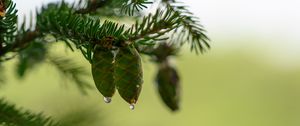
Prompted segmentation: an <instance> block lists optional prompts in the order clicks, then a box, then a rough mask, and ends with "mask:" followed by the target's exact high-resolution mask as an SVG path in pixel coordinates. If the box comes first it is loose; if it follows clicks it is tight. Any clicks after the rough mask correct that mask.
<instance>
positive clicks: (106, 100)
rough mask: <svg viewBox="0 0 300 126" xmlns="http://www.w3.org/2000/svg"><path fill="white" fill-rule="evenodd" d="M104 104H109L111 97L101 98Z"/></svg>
mask: <svg viewBox="0 0 300 126" xmlns="http://www.w3.org/2000/svg"><path fill="white" fill-rule="evenodd" d="M103 100H104V102H105V103H110V102H111V97H104V98H103Z"/></svg>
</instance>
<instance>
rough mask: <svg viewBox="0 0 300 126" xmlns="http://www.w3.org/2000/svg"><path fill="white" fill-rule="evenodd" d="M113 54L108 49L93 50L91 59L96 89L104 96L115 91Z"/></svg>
mask: <svg viewBox="0 0 300 126" xmlns="http://www.w3.org/2000/svg"><path fill="white" fill-rule="evenodd" d="M113 60H114V55H113V53H112V52H111V51H110V50H104V49H102V50H101V49H98V50H95V52H94V55H93V61H92V74H93V79H94V82H95V84H96V87H97V89H98V90H99V91H100V93H101V94H102V95H103V96H104V97H112V96H113V95H114V93H115V90H116V89H115V84H114V76H113V75H114V63H113Z"/></svg>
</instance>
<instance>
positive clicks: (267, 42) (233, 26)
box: [14, 0, 300, 64]
mask: <svg viewBox="0 0 300 126" xmlns="http://www.w3.org/2000/svg"><path fill="white" fill-rule="evenodd" d="M14 1H15V2H16V3H17V8H18V9H19V10H20V11H19V12H20V13H19V14H20V15H22V14H24V13H27V14H28V13H29V11H30V10H34V9H35V7H38V6H41V4H42V3H48V2H49V1H58V0H28V1H27V0H26V1H25V0H14ZM67 1H72V0H67ZM184 2H185V4H186V5H188V6H190V10H191V11H192V12H194V14H195V15H196V16H198V17H200V21H201V23H202V24H203V25H204V26H205V29H206V30H207V31H208V35H209V37H210V38H211V39H212V47H213V50H212V51H214V50H218V49H219V48H222V49H227V50H230V49H232V48H241V49H247V48H251V50H253V51H258V52H259V53H261V55H263V56H265V57H267V58H272V59H275V60H277V61H278V62H284V63H288V64H291V63H297V64H299V63H300V35H298V34H299V33H300V0H185V1H184ZM253 40H257V41H253Z"/></svg>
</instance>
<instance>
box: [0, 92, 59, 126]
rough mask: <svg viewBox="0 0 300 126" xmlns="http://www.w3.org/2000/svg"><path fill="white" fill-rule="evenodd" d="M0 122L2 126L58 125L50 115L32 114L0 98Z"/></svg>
mask: <svg viewBox="0 0 300 126" xmlns="http://www.w3.org/2000/svg"><path fill="white" fill-rule="evenodd" d="M0 124H1V125H4V126H59V124H58V123H56V122H54V121H53V120H52V119H51V118H50V117H45V116H44V115H43V114H33V113H31V112H29V111H24V110H21V109H18V108H16V107H15V105H12V104H9V103H7V102H6V101H5V100H4V99H3V98H1V99H0Z"/></svg>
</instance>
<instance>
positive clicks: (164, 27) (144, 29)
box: [128, 9, 179, 45]
mask: <svg viewBox="0 0 300 126" xmlns="http://www.w3.org/2000/svg"><path fill="white" fill-rule="evenodd" d="M178 20H179V19H178V13H173V12H172V11H170V9H166V10H160V9H157V11H156V12H155V14H154V15H152V14H149V15H148V16H145V17H144V18H143V20H142V21H141V23H139V22H138V21H136V23H135V24H134V25H132V27H131V28H130V29H129V30H128V34H130V37H129V41H131V42H136V43H137V44H146V45H147V44H150V45H151V44H154V42H158V41H161V40H165V39H167V38H161V37H162V36H163V35H165V34H166V33H168V32H170V31H171V30H173V29H175V28H177V27H178V25H177V22H178Z"/></svg>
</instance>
